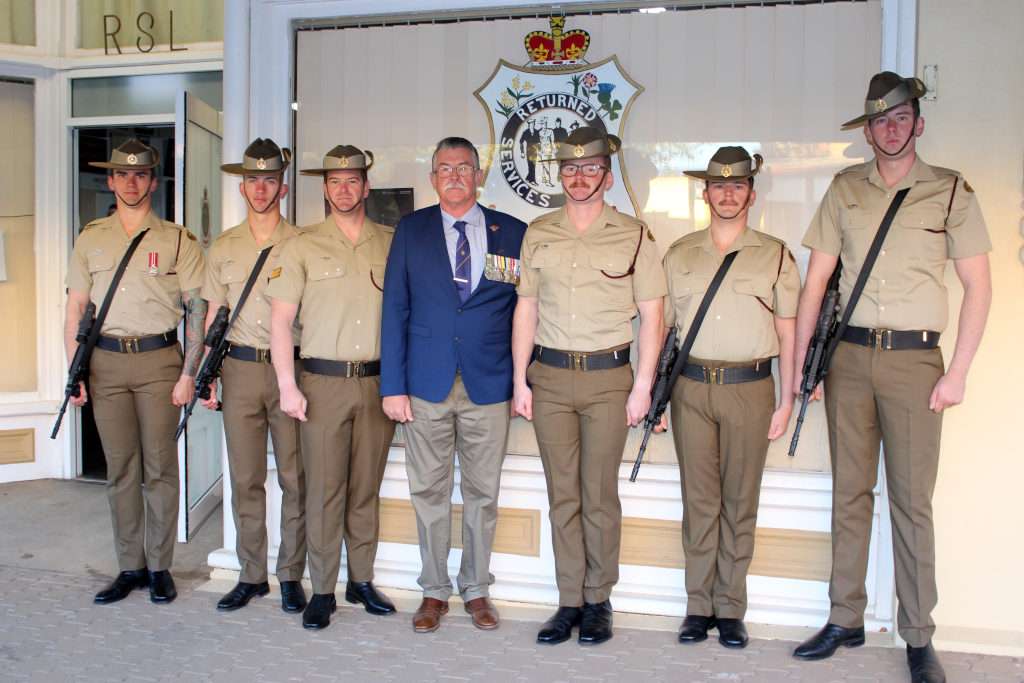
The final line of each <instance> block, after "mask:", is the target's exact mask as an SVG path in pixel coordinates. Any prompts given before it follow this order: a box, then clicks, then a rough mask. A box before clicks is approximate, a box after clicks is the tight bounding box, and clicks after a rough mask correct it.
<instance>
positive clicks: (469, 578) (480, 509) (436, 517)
mask: <svg viewBox="0 0 1024 683" xmlns="http://www.w3.org/2000/svg"><path fill="white" fill-rule="evenodd" d="M412 416H413V421H412V422H409V423H406V425H405V439H406V454H405V469H406V473H407V475H408V478H409V498H410V499H411V501H412V506H413V509H414V510H415V511H416V529H417V532H418V533H419V540H420V558H421V559H422V561H423V570H422V572H421V573H420V578H419V584H420V586H421V587H422V588H423V597H425V598H436V599H437V600H447V599H448V598H449V597H450V596H451V594H452V581H451V578H450V577H449V576H448V553H449V551H450V550H451V546H452V543H451V527H452V517H451V512H452V490H453V489H454V487H455V452H456V451H458V454H459V475H460V483H459V490H460V491H461V492H462V564H461V567H460V569H459V575H458V586H459V593H460V594H461V595H462V599H463V600H465V601H469V600H475V599H476V598H482V597H487V595H488V591H489V586H490V585H491V584H492V583H494V576H493V575H492V574H491V572H490V564H491V548H492V546H493V545H494V530H495V528H496V527H497V524H498V487H499V484H500V483H501V465H502V463H503V462H504V460H505V448H506V446H507V445H508V425H509V402H508V401H502V402H501V403H489V404H485V405H478V404H476V403H473V402H472V401H471V400H470V399H469V394H467V393H466V387H465V386H464V385H463V383H462V377H461V376H459V375H456V376H455V383H454V384H453V385H452V390H451V392H450V393H449V394H448V397H447V398H446V399H445V400H444V401H441V402H440V403H432V402H430V401H424V400H423V399H420V398H416V397H415V396H413V397H412Z"/></svg>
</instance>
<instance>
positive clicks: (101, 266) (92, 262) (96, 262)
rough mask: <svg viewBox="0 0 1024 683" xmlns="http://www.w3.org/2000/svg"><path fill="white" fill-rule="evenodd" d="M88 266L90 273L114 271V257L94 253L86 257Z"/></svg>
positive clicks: (104, 253) (102, 253) (102, 252)
mask: <svg viewBox="0 0 1024 683" xmlns="http://www.w3.org/2000/svg"><path fill="white" fill-rule="evenodd" d="M86 266H87V267H88V268H89V272H90V273H102V272H104V271H107V270H113V269H114V257H113V255H111V254H108V253H106V252H104V251H100V252H93V253H91V254H89V255H88V256H87V257H86Z"/></svg>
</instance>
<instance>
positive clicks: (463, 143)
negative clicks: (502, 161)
mask: <svg viewBox="0 0 1024 683" xmlns="http://www.w3.org/2000/svg"><path fill="white" fill-rule="evenodd" d="M446 149H468V150H469V151H470V152H472V153H473V161H474V162H475V164H476V167H477V168H480V153H479V152H477V151H476V147H474V146H473V143H472V142H470V141H469V140H467V139H466V138H460V137H447V138H442V139H441V141H440V142H438V143H437V147H435V148H434V153H433V154H432V155H431V157H430V170H431V171H434V170H436V167H437V155H438V154H439V153H440V152H442V151H444V150H446Z"/></svg>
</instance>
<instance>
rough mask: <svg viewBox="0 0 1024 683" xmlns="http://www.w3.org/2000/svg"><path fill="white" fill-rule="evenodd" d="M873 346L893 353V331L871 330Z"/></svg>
mask: <svg viewBox="0 0 1024 683" xmlns="http://www.w3.org/2000/svg"><path fill="white" fill-rule="evenodd" d="M871 345H872V346H874V347H875V348H876V349H882V350H883V351H892V330H878V329H875V330H871Z"/></svg>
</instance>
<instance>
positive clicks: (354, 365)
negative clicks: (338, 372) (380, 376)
mask: <svg viewBox="0 0 1024 683" xmlns="http://www.w3.org/2000/svg"><path fill="white" fill-rule="evenodd" d="M363 370H364V368H363V361H361V360H350V361H349V362H348V376H349V377H362V376H363Z"/></svg>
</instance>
